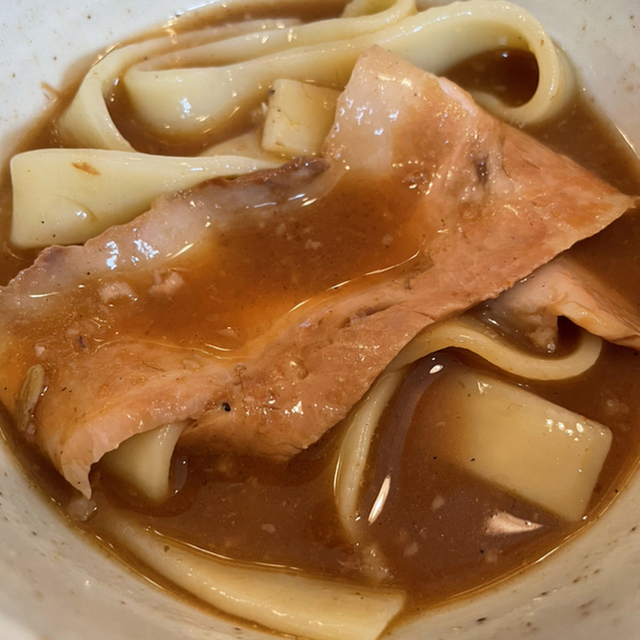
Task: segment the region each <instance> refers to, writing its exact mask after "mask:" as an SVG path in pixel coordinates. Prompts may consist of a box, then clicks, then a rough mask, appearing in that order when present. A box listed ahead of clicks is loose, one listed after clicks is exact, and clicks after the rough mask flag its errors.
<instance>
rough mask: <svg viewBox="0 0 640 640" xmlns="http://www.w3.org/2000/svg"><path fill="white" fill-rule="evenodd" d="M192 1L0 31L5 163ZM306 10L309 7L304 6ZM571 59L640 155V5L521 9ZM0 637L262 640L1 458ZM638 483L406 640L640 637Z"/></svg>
mask: <svg viewBox="0 0 640 640" xmlns="http://www.w3.org/2000/svg"><path fill="white" fill-rule="evenodd" d="M196 1H197V0H109V1H107V2H105V1H104V0H59V1H57V2H51V1H49V0H21V1H18V2H14V3H9V2H5V3H4V4H3V9H2V14H1V18H0V88H1V89H2V90H1V91H0V140H1V141H2V145H1V146H0V149H1V153H2V159H3V160H6V158H7V157H8V155H9V153H10V151H11V149H12V148H13V146H14V145H15V143H16V141H17V140H18V139H19V138H20V137H21V135H23V134H24V132H25V130H26V129H27V127H28V123H29V122H31V121H32V120H33V118H34V117H36V116H37V115H38V114H39V113H40V112H41V111H42V110H43V108H44V107H45V106H46V104H47V95H48V92H47V91H46V90H45V87H46V86H49V87H53V88H61V87H63V86H64V85H65V83H66V82H67V81H68V80H69V79H70V78H73V77H75V75H76V74H77V71H78V69H79V68H80V67H82V66H85V65H86V64H87V63H88V62H89V61H90V60H91V59H92V58H93V57H94V56H95V54H96V53H97V52H98V51H100V50H101V49H102V48H103V47H105V46H106V45H108V44H109V43H114V42H118V41H119V40H122V39H124V38H127V37H129V36H131V35H133V34H135V33H136V32H138V31H140V30H142V29H145V28H148V27H149V26H152V25H157V24H161V23H164V22H166V21H168V20H170V19H172V17H174V16H175V15H176V13H179V12H182V11H184V10H186V9H189V8H192V7H193V3H194V2H196ZM303 1H304V0H300V2H303ZM521 4H522V5H523V6H524V7H525V8H526V9H528V10H529V11H531V12H532V13H533V14H534V15H535V16H537V17H538V19H539V20H540V21H541V22H542V23H543V24H544V26H545V27H546V28H547V30H548V31H549V32H550V34H551V35H552V37H553V38H554V39H555V40H556V42H558V43H559V44H560V45H561V46H562V47H563V48H564V49H565V50H566V52H567V53H568V55H569V57H570V58H571V60H572V61H573V62H574V64H575V66H576V67H577V69H578V72H579V74H580V78H581V81H582V83H583V85H584V86H585V88H586V90H587V91H589V92H591V93H592V94H593V96H595V98H596V101H597V103H598V104H599V106H600V108H601V109H602V110H603V111H604V112H605V113H606V114H607V115H608V117H609V118H610V119H611V120H612V121H613V122H614V123H615V125H616V126H617V127H619V129H620V130H621V131H622V132H623V133H624V134H625V136H626V137H627V139H628V140H629V142H630V143H631V144H632V145H635V147H636V149H640V117H639V116H638V114H640V48H639V47H638V43H639V42H640V4H639V3H638V0H611V1H610V2H607V3H604V2H601V0H562V2H558V0H521ZM0 469H1V472H0V576H1V579H0V638H2V639H7V640H9V639H10V640H31V639H33V640H36V639H38V640H44V639H45V638H46V639H48V640H63V639H64V640H86V639H87V638H91V639H92V640H113V639H114V638H118V639H123V640H129V639H135V640H174V639H175V640H178V639H180V640H186V639H194V640H195V639H200V638H201V639H203V640H204V639H205V638H206V639H207V640H213V639H223V638H224V639H226V638H238V637H241V638H244V639H245V640H250V639H251V640H253V639H257V638H262V637H270V636H264V635H263V634H260V633H258V632H255V631H251V630H239V629H238V628H237V625H235V624H233V623H229V622H227V621H224V620H221V619H217V618H215V617H213V616H211V615H209V614H208V613H206V612H204V611H202V610H200V609H197V608H195V607H193V606H191V605H189V604H187V603H185V602H181V601H179V600H178V599H176V598H174V597H172V596H170V595H168V594H167V593H165V592H163V591H161V590H159V589H158V588H157V587H155V586H154V585H153V584H151V583H150V582H148V581H146V580H144V579H143V578H141V577H139V576H137V575H135V574H134V573H133V572H131V571H130V570H129V569H127V568H126V567H125V566H123V565H122V564H120V563H119V562H118V561H117V560H116V559H114V558H110V557H107V555H106V554H105V553H104V552H102V551H101V550H99V549H98V548H97V547H96V546H95V545H92V544H89V543H88V542H87V540H86V539H84V536H83V535H82V534H80V533H79V532H77V531H74V530H72V529H70V528H69V527H68V526H67V525H66V523H65V522H64V521H63V519H62V518H61V516H60V515H59V513H57V511H56V509H55V508H54V506H53V505H52V504H50V503H48V502H47V501H46V500H45V499H43V497H42V495H41V494H40V493H39V492H38V491H36V490H34V487H33V486H31V484H30V482H29V481H28V480H26V479H25V477H24V475H23V473H22V472H21V470H20V468H19V467H18V466H17V464H16V463H15V461H14V459H13V457H12V455H11V453H10V452H9V451H8V450H7V448H6V447H4V446H0ZM639 629H640V477H635V478H634V479H632V481H631V482H630V484H629V486H627V487H626V489H625V490H624V491H622V492H621V495H620V497H619V498H618V500H617V501H616V502H615V503H614V504H613V506H611V507H610V508H609V509H608V511H607V512H606V513H605V514H604V515H603V516H602V517H601V518H600V520H599V521H597V522H596V523H595V524H594V525H593V526H591V527H589V528H588V530H587V531H585V532H584V533H583V534H582V535H581V536H579V537H578V538H577V539H576V540H575V541H573V542H572V543H570V544H568V545H566V546H565V547H564V548H563V549H561V550H560V551H558V552H556V553H555V554H553V557H551V558H547V559H545V560H543V561H541V562H539V563H538V564H537V565H536V566H535V567H533V568H531V569H529V570H528V571H526V572H525V573H523V574H522V575H520V576H518V577H516V578H514V579H512V580H509V581H507V582H505V583H503V584H502V585H501V586H499V587H496V588H494V589H492V590H490V591H488V592H486V593H484V594H482V595H479V596H477V597H473V598H470V599H467V600H464V601H461V602H459V603H457V604H454V605H450V606H447V607H443V608H441V609H438V610H436V611H433V612H432V613H430V614H428V615H426V616H424V617H422V618H420V619H416V620H413V621H412V622H410V623H408V624H406V625H405V626H403V627H401V628H399V629H397V630H396V631H395V632H394V634H393V638H394V640H395V639H400V638H402V639H406V640H411V639H414V640H418V639H420V640H423V639H425V638H430V639H433V640H439V639H441V638H442V639H444V638H448V639H449V638H452V639H455V640H481V639H487V640H488V639H491V640H503V639H504V640H506V639H509V640H512V639H514V638H528V637H531V638H535V639H536V640H558V639H560V638H580V639H581V640H600V639H602V638H608V639H609V640H627V639H628V640H632V639H633V640H635V639H637V638H638V637H639V634H640V632H639V631H638V630H639Z"/></svg>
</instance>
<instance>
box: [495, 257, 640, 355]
mask: <svg viewBox="0 0 640 640" xmlns="http://www.w3.org/2000/svg"><path fill="white" fill-rule="evenodd" d="M491 306H492V307H493V310H494V313H495V312H498V313H499V314H501V315H503V316H504V317H505V318H508V319H509V322H510V324H512V325H515V327H516V328H517V329H518V330H519V331H521V332H522V333H523V334H524V335H526V336H527V337H528V338H529V339H530V340H531V342H533V344H535V345H536V346H537V347H538V348H540V349H544V350H546V351H550V352H553V351H555V348H556V345H557V342H558V317H559V316H564V317H565V318H569V320H571V321H572V322H574V323H575V324H577V325H578V326H580V327H582V328H583V329H586V330H587V331H589V333H592V334H594V335H596V336H600V337H602V338H604V339H605V340H608V341H609V342H615V343H617V344H621V345H623V346H625V347H633V348H635V349H640V315H639V314H638V310H637V309H636V308H635V307H634V306H633V305H631V304H630V303H629V302H628V301H627V300H626V299H625V298H623V297H622V296H621V295H620V294H619V293H617V292H616V291H614V290H613V289H612V288H611V287H610V286H608V285H607V284H606V283H605V282H603V281H602V280H601V279H600V278H599V277H598V275H597V274H596V273H594V272H593V271H592V270H590V269H588V268H586V267H585V266H584V265H581V264H580V263H579V262H578V261H576V260H574V259H572V258H571V257H570V256H569V255H564V254H563V255H562V256H559V257H557V258H556V259H555V260H552V261H551V262H549V263H548V264H546V265H544V266H542V267H540V268H539V269H538V270H536V271H534V273H532V274H531V275H530V276H529V277H528V278H526V279H525V280H523V281H522V282H519V283H518V284H516V285H515V286H514V287H513V288H511V289H509V290H508V291H505V292H504V293H503V294H502V295H501V296H500V297H499V298H498V299H497V300H495V302H493V303H492V305H491Z"/></svg>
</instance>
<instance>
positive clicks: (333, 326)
mask: <svg viewBox="0 0 640 640" xmlns="http://www.w3.org/2000/svg"><path fill="white" fill-rule="evenodd" d="M631 204H632V199H631V198H628V197H626V196H624V195H622V194H620V193H618V192H617V191H615V190H614V189H612V188H611V187H609V186H607V185H606V184H603V183H602V182H601V181H599V180H598V179H597V178H596V177H594V176H593V175H591V174H590V173H588V172H587V171H585V170H583V169H581V168H580V167H578V166H577V165H576V164H574V163H573V162H571V161H570V160H568V159H566V158H564V157H562V156H559V155H556V154H554V153H552V152H551V151H549V150H548V149H546V148H545V147H543V146H542V145H540V144H538V143H537V142H535V141H534V140H532V139H531V138H529V137H528V136H526V135H524V134H523V133H522V132H520V131H518V130H515V129H512V128H510V127H508V126H507V125H505V124H502V123H500V122H498V121H496V120H495V119H494V118H492V117H491V116H489V115H487V114H486V113H484V112H483V111H482V110H481V109H479V108H478V107H477V106H476V105H475V104H474V103H473V102H472V100H471V99H470V97H469V96H468V95H467V94H466V93H465V92H464V91H462V90H460V89H459V88H457V87H456V86H455V85H453V84H452V83H451V82H448V81H446V80H441V79H438V78H436V77H434V76H432V75H430V74H428V73H425V72H423V71H421V70H420V69H417V68H415V67H413V66H411V65H409V64H407V63H406V62H403V61H402V60H400V59H398V58H396V57H395V56H393V55H391V54H389V53H386V52H384V51H382V50H380V49H373V50H371V51H369V52H368V53H366V54H365V55H363V56H362V57H361V59H360V61H359V62H358V64H357V66H356V68H355V70H354V72H353V76H352V79H351V81H350V82H349V85H348V86H347V88H346V90H345V92H344V94H343V95H342V97H341V99H340V103H339V106H338V113H337V116H336V121H335V126H334V128H333V131H332V133H331V135H330V136H329V138H328V140H327V141H326V144H325V147H324V159H322V160H312V161H304V160H299V161H296V162H293V163H291V164H289V165H286V166H284V167H283V168H281V169H279V170H276V171H271V172H262V173H257V174H255V175H253V176H248V177H245V178H241V179H238V180H235V181H225V180H215V181H212V182H208V183H205V184H203V185H201V186H200V187H198V188H196V189H193V190H191V191H189V192H185V193H182V194H180V195H177V196H175V197H169V198H165V199H162V200H161V201H159V202H158V203H156V205H155V206H154V207H153V208H152V210H151V211H149V212H148V213H146V214H144V215H143V216H141V217H140V218H138V219H137V220H135V221H134V222H132V223H130V224H128V225H124V226H121V227H116V228H112V229H110V230H108V231H107V232H105V233H104V234H103V235H101V236H100V237H98V238H95V239H93V240H91V241H89V242H87V243H86V245H84V246H83V247H66V248H60V247H54V248H51V249H48V250H46V251H44V252H43V253H42V255H41V256H40V257H39V258H38V260H37V261H36V262H35V264H34V265H33V266H32V267H31V268H30V269H27V270H26V271H24V272H23V273H22V274H21V275H20V276H19V277H18V278H16V279H15V280H14V281H13V282H12V283H10V285H9V286H7V287H5V288H4V289H3V290H2V291H1V293H0V313H1V314H2V318H3V323H2V328H1V329H0V353H1V359H0V376H1V377H2V384H1V385H0V392H1V396H2V400H3V401H4V402H5V404H6V405H7V406H8V408H9V409H10V410H11V411H12V412H13V413H14V414H15V415H16V416H17V417H18V418H19V423H20V425H21V428H22V429H23V430H24V431H25V433H26V435H27V437H28V438H30V439H32V440H33V441H34V442H36V443H37V444H38V445H39V446H40V447H41V448H42V449H43V450H44V451H45V452H46V453H47V454H48V456H49V457H50V458H51V460H52V461H53V463H54V464H55V465H56V467H57V468H58V469H59V470H60V471H61V472H62V473H63V474H64V476H65V477H66V478H67V480H68V481H69V482H70V483H72V484H73V485H74V486H75V487H77V488H78V489H80V490H81V491H82V492H84V493H85V494H86V495H89V493H90V486H89V481H88V473H89V470H90V467H91V465H92V464H93V463H94V462H96V461H97V460H99V459H100V457H101V456H102V455H103V454H104V453H106V452H107V451H109V450H112V449H114V448H116V447H118V445H119V444H120V443H121V442H122V441H123V440H124V439H126V438H128V437H129V436H131V435H133V434H135V433H138V432H142V431H145V430H149V429H152V428H155V427H158V426H160V425H163V424H166V423H169V422H175V421H178V420H180V421H182V420H188V421H190V422H189V424H190V426H189V427H188V428H187V429H186V430H185V432H184V433H183V436H182V440H183V441H184V442H185V443H186V444H190V443H191V444H197V445H198V446H202V447H208V448H209V449H210V450H212V451H215V450H221V449H234V450H240V451H249V452H253V453H256V454H259V455H265V456H272V457H275V458H279V459H286V458H288V457H290V456H292V455H294V454H295V453H296V452H298V451H300V450H301V449H303V448H305V447H307V446H309V445H310V444H312V443H313V442H315V441H317V440H318V439H319V438H320V437H321V436H322V435H323V434H324V433H325V432H326V431H327V430H328V429H329V428H331V427H332V426H333V425H335V424H336V423H337V422H338V421H340V420H341V419H342V418H344V417H345V415H346V414H347V412H348V411H349V409H350V408H351V407H352V406H353V405H354V403H355V402H357V400H358V399H359V398H360V397H361V396H362V395H363V394H364V392H365V391H366V389H367V388H368V387H369V386H370V385H371V383H372V381H373V380H374V379H375V378H376V376H377V375H378V374H379V373H380V372H381V371H382V369H383V368H384V367H385V365H386V364H387V363H388V362H389V361H390V360H391V359H392V358H393V356H394V355H395V354H396V353H397V352H398V351H399V350H400V349H401V348H402V347H403V346H404V345H405V344H406V343H407V342H408V341H409V340H410V339H411V338H412V337H413V336H415V335H416V334H417V333H418V332H419V331H420V330H422V329H423V328H424V327H426V326H428V325H429V324H431V323H433V322H435V321H437V320H440V319H443V318H446V317H448V316H451V315H453V314H456V313H459V312H461V311H463V310H465V309H467V308H468V307H470V306H471V305H474V304H476V303H478V302H480V301H482V300H485V299H487V298H492V297H495V296H497V295H498V294H499V293H500V292H501V291H503V290H504V289H506V288H508V287H510V286H511V285H512V284H513V283H514V282H517V281H519V280H521V279H522V278H524V277H525V276H527V275H528V274H529V273H531V272H532V271H533V270H534V269H536V268H538V267H540V266H541V265H542V264H544V263H546V262H548V261H549V260H550V259H552V258H553V257H554V256H555V255H556V254H558V253H559V252H561V251H563V250H564V249H566V248H567V247H569V246H571V245H572V244H573V243H574V242H576V241H577V240H579V239H581V238H583V237H586V236H589V235H591V234H594V233H596V232H598V231H599V230H600V229H602V228H603V227H604V226H606V225H608V224H609V223H610V222H611V221H613V220H614V219H616V218H617V217H618V216H620V215H621V214H622V213H623V212H624V211H625V210H626V209H627V208H628V207H629V206H630V205H631ZM25 380H27V384H26V385H25ZM21 390H22V394H21Z"/></svg>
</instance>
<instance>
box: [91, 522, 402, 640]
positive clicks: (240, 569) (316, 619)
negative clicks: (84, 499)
mask: <svg viewBox="0 0 640 640" xmlns="http://www.w3.org/2000/svg"><path fill="white" fill-rule="evenodd" d="M101 515H102V517H103V518H102V519H103V522H104V526H105V528H106V529H107V530H108V531H109V533H110V534H111V535H112V536H113V537H114V538H115V539H116V540H117V541H118V542H119V543H120V544H121V545H122V546H123V547H124V548H126V549H128V550H130V551H131V552H133V554H134V555H135V556H136V557H137V558H139V559H140V560H142V561H143V562H145V563H147V565H148V566H149V567H151V569H153V570H154V571H156V572H157V573H158V574H159V575H161V576H163V577H165V578H167V579H169V580H171V582H173V583H174V584H176V585H178V586H179V587H181V588H182V589H184V590H185V591H187V592H189V593H192V594H193V595H194V596H196V597H197V598H199V599H201V600H202V601H203V602H206V603H207V604H210V605H213V606H214V607H216V608H217V609H219V610H221V611H224V612H225V613H229V614H231V615H234V616H238V617H240V618H244V619H246V620H250V621H252V622H257V623H258V624H261V625H264V626H265V627H268V628H270V629H273V630H275V631H278V632H280V633H286V634H291V635H293V636H296V637H304V638H310V639H311V640H376V638H378V637H379V636H380V635H381V634H382V633H383V631H384V630H385V628H386V627H387V625H388V624H389V623H390V622H391V620H392V619H393V618H394V617H395V616H396V615H397V614H398V613H399V612H400V610H401V609H402V607H403V605H404V601H405V595H404V593H402V592H401V591H397V590H390V589H377V588H376V589H372V588H368V587H362V586H355V585H349V584H345V583H342V582H337V581H335V580H328V579H324V578H320V577H314V576H309V575H304V574H302V573H300V572H296V571H292V570H286V569H285V568H283V567H270V566H264V565H262V566H261V565H255V564H248V563H240V562H238V561H235V560H234V561H231V560H228V559H226V558H222V557H220V556H216V555H214V554H210V553H204V552H200V551H197V550H195V549H193V548H189V547H186V546H185V545H182V544H180V543H179V542H175V541H174V540H171V539H169V538H166V537H164V536H161V535H158V534H157V533H154V532H152V531H150V530H148V529H146V528H143V527H140V526H139V525H136V524H134V523H132V522H129V521H127V520H126V519H124V518H123V517H122V516H121V515H119V514H118V513H115V512H112V511H108V512H107V513H103V514H101Z"/></svg>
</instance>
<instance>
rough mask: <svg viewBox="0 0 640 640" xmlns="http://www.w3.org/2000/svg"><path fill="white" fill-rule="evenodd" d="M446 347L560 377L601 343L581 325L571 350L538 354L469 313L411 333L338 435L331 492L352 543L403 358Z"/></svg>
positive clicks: (518, 371) (530, 373) (582, 366)
mask: <svg viewBox="0 0 640 640" xmlns="http://www.w3.org/2000/svg"><path fill="white" fill-rule="evenodd" d="M449 347H456V348H460V349H465V350H467V351H471V352H473V353H475V354H476V355H478V356H480V357H481V358H483V359H485V360H487V361H488V362H490V363H491V364H493V365H495V366H496V367H498V368H499V369H501V370H502V371H505V372H508V373H511V374H514V375H517V376H520V377H523V378H526V379H529V380H565V379H568V378H572V377H576V376H578V375H581V374H582V373H584V372H585V371H587V370H588V369H589V368H591V367H592V366H593V365H594V364H595V362H596V360H597V359H598V357H599V355H600V351H601V349H602V339H601V338H598V337H597V336H593V335H591V334H590V333H587V332H586V331H583V332H582V333H581V335H580V341H579V344H578V346H577V347H576V349H575V350H574V351H573V352H572V353H570V354H568V355H566V356H563V357H542V356H537V355H533V354H530V353H527V352H524V351H522V350H520V349H517V348H515V347H514V346H513V345H510V344H509V343H508V342H506V341H505V340H504V339H501V338H500V337H499V336H498V334H497V333H496V332H495V331H493V330H492V329H491V328H489V327H488V326H486V325H484V324H483V323H481V322H479V321H477V320H475V319H473V318H471V317H469V316H461V317H460V318H454V319H451V320H446V321H444V322H441V323H438V324H437V325H435V326H433V327H431V328H429V329H427V330H426V331H423V332H422V333H421V334H419V335H418V336H417V337H415V338H414V339H413V340H412V341H411V342H410V343H409V344H408V345H407V346H406V347H405V348H404V349H403V350H402V351H400V353H399V354H398V355H397V356H396V358H395V359H394V360H393V361H392V362H391V363H390V364H389V366H388V367H387V368H386V369H385V371H384V372H383V373H382V374H381V375H380V376H379V377H378V379H377V380H376V381H375V383H374V384H373V385H372V387H371V389H370V390H369V392H368V393H367V395H366V396H365V397H364V398H363V400H362V401H361V403H360V404H359V405H358V406H357V407H356V408H355V409H354V410H353V411H352V412H351V414H350V416H349V418H348V419H347V424H346V427H345V431H344V435H343V436H342V441H341V446H340V450H339V452H338V457H337V463H336V472H335V476H334V478H335V479H334V498H335V502H336V508H337V512H338V515H339V517H340V521H341V523H342V526H343V528H344V531H345V533H346V534H347V535H348V536H349V537H350V539H351V540H353V541H354V542H356V543H359V539H360V538H361V536H362V534H363V531H362V524H361V519H359V518H358V508H359V497H360V490H361V487H362V484H363V481H364V472H365V469H366V465H367V460H368V458H369V450H370V448H371V442H372V438H373V434H374V432H375V429H376V426H377V424H378V421H379V420H380V417H381V416H382V411H383V410H384V407H385V406H386V405H387V403H388V402H389V400H390V399H391V398H392V397H393V395H394V393H395V392H396V391H397V389H398V388H399V386H400V384H401V383H402V380H403V379H404V372H405V371H406V367H407V366H408V365H409V364H411V363H412V362H415V361H416V360H419V359H421V358H424V357H426V356H428V355H429V354H431V353H434V352H436V351H440V350H442V349H446V348H449Z"/></svg>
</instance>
